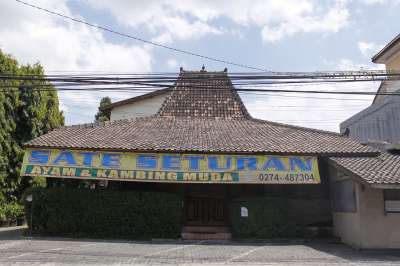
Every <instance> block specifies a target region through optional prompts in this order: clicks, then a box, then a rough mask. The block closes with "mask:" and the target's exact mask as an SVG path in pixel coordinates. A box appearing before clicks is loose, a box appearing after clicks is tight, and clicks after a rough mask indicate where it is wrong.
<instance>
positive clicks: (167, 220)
mask: <svg viewBox="0 0 400 266" xmlns="http://www.w3.org/2000/svg"><path fill="white" fill-rule="evenodd" d="M28 194H32V195H33V200H32V202H26V212H27V221H28V225H29V227H30V228H31V229H32V233H34V234H41V235H54V236H67V237H89V238H124V239H146V238H179V236H180V233H181V231H180V230H181V216H182V213H181V212H182V198H181V197H180V196H179V195H175V194H168V193H161V192H138V191H120V190H89V189H67V188H33V189H30V190H29V191H27V192H26V195H28ZM31 223H32V224H31Z"/></svg>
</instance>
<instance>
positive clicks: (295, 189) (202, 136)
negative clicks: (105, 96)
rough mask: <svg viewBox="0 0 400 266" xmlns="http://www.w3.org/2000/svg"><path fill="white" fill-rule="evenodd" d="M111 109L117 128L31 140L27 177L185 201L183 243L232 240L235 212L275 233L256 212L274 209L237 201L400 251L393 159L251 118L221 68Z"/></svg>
mask: <svg viewBox="0 0 400 266" xmlns="http://www.w3.org/2000/svg"><path fill="white" fill-rule="evenodd" d="M145 103H146V104H145ZM157 103H159V104H160V106H159V107H158V108H155V106H157ZM110 108H111V110H112V112H111V118H112V120H113V121H110V122H105V123H94V124H84V125H74V126H65V127H61V128H58V129H55V130H53V131H51V132H49V133H47V134H45V135H43V136H40V137H38V138H36V139H34V140H32V141H30V142H29V143H27V144H26V154H25V157H24V164H23V168H22V170H21V171H22V174H23V175H27V176H46V177H51V178H73V179H84V180H103V184H104V183H105V184H106V186H107V187H108V188H109V189H112V188H113V187H115V186H116V185H118V186H121V184H122V186H123V187H124V189H131V190H137V191H139V190H153V191H164V192H169V193H176V194H180V195H182V197H183V202H182V209H183V212H182V217H181V219H182V237H183V238H186V239H228V238H231V237H232V234H233V237H237V235H238V234H237V232H236V231H235V230H236V229H235V228H237V226H236V224H234V223H236V222H234V221H233V220H232V217H233V216H235V215H236V216H237V217H239V223H240V225H241V226H242V227H243V226H244V227H246V226H247V227H249V226H251V225H250V223H258V224H263V223H265V224H269V226H271V223H270V222H271V221H269V218H268V216H267V217H265V216H263V217H261V216H260V217H257V210H264V209H265V208H271V213H273V212H274V205H273V204H272V206H271V204H269V205H268V204H266V205H265V206H253V205H252V206H250V205H248V204H247V203H246V201H243V200H239V199H243V198H252V199H257V198H260V199H261V198H265V197H268V198H279V199H284V200H285V205H284V208H285V211H286V212H285V213H286V215H285V216H284V221H283V222H285V223H293V224H296V225H301V226H302V228H305V229H307V230H308V231H309V232H313V234H312V236H318V235H320V236H326V235H329V230H330V229H332V231H333V234H334V235H335V236H337V237H339V238H341V240H342V241H343V242H345V243H348V244H350V245H352V246H354V247H356V248H400V227H398V226H396V224H399V222H400V198H399V197H398V196H399V193H398V192H399V191H400V190H399V189H400V171H399V163H400V161H399V160H397V159H396V160H395V161H391V162H386V163H385V164H383V163H382V160H381V156H385V155H382V154H381V152H380V151H379V150H377V149H374V148H372V147H369V146H367V145H362V144H361V143H359V142H358V141H356V140H354V139H352V138H349V137H347V136H344V135H341V134H338V133H333V132H328V131H322V130H316V129H309V128H304V127H298V126H292V125H287V124H281V123H276V122H271V121H266V120H260V119H255V118H253V117H251V115H250V114H249V113H248V111H247V109H246V108H245V106H244V104H243V102H242V101H241V99H240V97H239V95H238V93H237V91H236V90H235V88H234V87H233V85H232V83H231V81H230V79H229V76H228V73H227V71H221V72H208V71H205V70H204V69H203V70H201V71H184V70H181V72H180V74H179V76H178V78H177V80H176V82H175V84H174V85H173V86H172V87H171V88H169V89H165V90H161V91H158V92H153V93H151V94H148V95H142V96H139V97H135V98H132V99H128V100H124V101H121V102H118V103H113V104H112V105H111V106H110ZM146 108H147V109H146ZM155 110H157V111H155ZM113 113H114V114H113ZM396 158H397V157H396ZM255 202H257V201H255ZM259 202H260V204H265V202H266V201H262V200H260V201H259ZM253 203H254V201H253ZM267 203H268V201H267ZM232 205H234V206H236V207H237V208H230V207H229V206H232ZM267 205H268V206H267ZM281 207H282V206H280V208H281ZM276 208H278V206H277V205H276ZM232 212H233V213H232ZM271 219H272V216H271ZM274 226H275V225H274V224H272V227H274ZM275 227H276V226H275ZM261 228H262V227H261ZM283 235H284V234H283ZM276 236H277V237H279V236H280V235H279V234H277V235H276Z"/></svg>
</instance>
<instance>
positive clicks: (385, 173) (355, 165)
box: [330, 152, 400, 184]
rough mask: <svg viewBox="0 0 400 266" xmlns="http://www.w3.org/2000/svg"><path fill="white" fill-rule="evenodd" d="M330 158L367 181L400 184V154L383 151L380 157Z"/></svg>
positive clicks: (370, 182)
mask: <svg viewBox="0 0 400 266" xmlns="http://www.w3.org/2000/svg"><path fill="white" fill-rule="evenodd" d="M330 160H332V161H333V162H334V164H336V165H337V166H339V167H340V168H342V169H343V170H344V171H348V172H351V173H352V174H355V175H356V176H357V177H359V178H361V180H362V181H364V182H366V183H369V184H400V155H394V154H390V153H388V152H383V153H382V154H381V155H379V156H378V157H358V158H357V157H353V158H346V157H342V158H330Z"/></svg>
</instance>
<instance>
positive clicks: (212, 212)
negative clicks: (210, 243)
mask: <svg viewBox="0 0 400 266" xmlns="http://www.w3.org/2000/svg"><path fill="white" fill-rule="evenodd" d="M185 216H186V217H185V218H186V219H185V220H186V221H185V223H186V224H187V225H203V226H207V225H208V226H216V225H225V224H226V221H227V210H226V202H225V199H224V198H213V197H188V198H186V200H185Z"/></svg>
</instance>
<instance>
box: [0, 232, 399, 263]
mask: <svg viewBox="0 0 400 266" xmlns="http://www.w3.org/2000/svg"><path fill="white" fill-rule="evenodd" d="M23 230H25V228H21V227H20V228H12V229H0V265H160V264H173V265H204V264H206V265H221V264H225V265H231V264H233V265H304V266H308V265H313V266H314V265H318V266H320V265H353V266H356V265H357V266H358V265H360V266H361V265H400V251H362V252H360V251H356V250H353V249H351V248H349V247H347V246H345V245H342V244H332V243H328V242H313V243H297V244H296V243H292V244H291V243H280V244H279V243H263V244H261V243H255V244H250V243H235V242H226V241H225V242H223V241H111V240H84V239H61V238H36V237H35V238H28V237H22V236H21V233H22V231H23Z"/></svg>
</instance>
